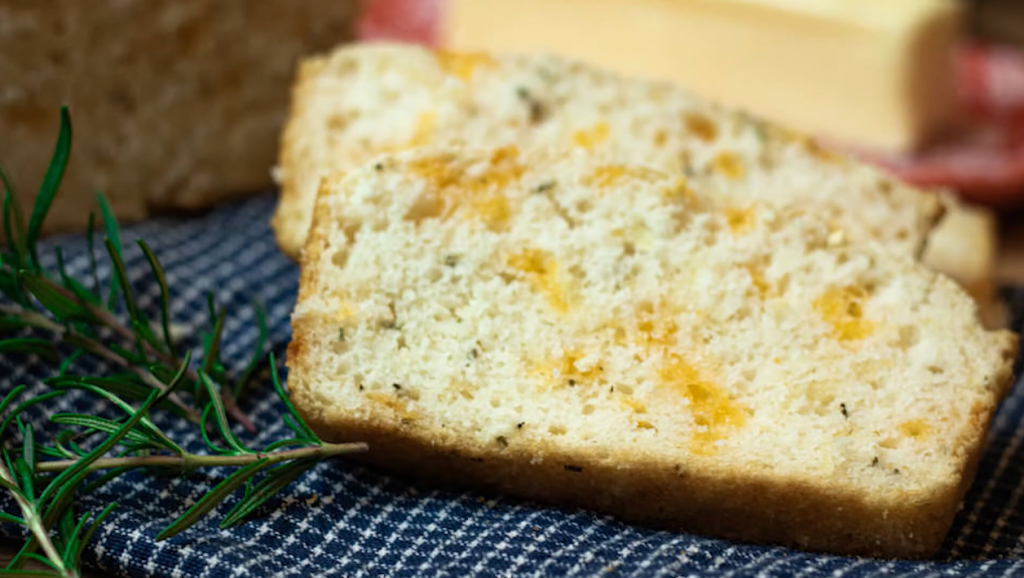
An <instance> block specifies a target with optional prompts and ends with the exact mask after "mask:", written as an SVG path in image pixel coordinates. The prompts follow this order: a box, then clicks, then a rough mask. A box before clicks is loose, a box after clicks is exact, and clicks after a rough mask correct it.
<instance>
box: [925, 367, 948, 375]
mask: <svg viewBox="0 0 1024 578" xmlns="http://www.w3.org/2000/svg"><path fill="white" fill-rule="evenodd" d="M928 372H929V373H931V374H932V375H942V374H943V373H946V368H944V367H942V366H939V365H929V366H928Z"/></svg>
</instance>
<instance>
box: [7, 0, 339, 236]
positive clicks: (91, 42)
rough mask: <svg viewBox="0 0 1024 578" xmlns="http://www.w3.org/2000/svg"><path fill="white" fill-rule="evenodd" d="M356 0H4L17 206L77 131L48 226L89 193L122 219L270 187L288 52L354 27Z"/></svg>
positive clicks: (293, 54) (72, 212)
mask: <svg viewBox="0 0 1024 578" xmlns="http://www.w3.org/2000/svg"><path fill="white" fill-rule="evenodd" d="M356 9H357V5H356V2H355V1H354V0H260V1H259V2H250V1H249V0H217V1H215V2H211V1H209V0H90V1H89V2H83V1H82V0H47V1H46V2H32V1H23V2H0V79H2V80H0V162H2V163H3V164H4V167H5V168H6V169H7V171H8V172H9V173H10V174H11V176H12V177H13V179H14V182H15V186H16V193H17V196H18V197H19V198H20V201H21V203H22V205H24V206H31V203H32V200H33V195H34V194H35V192H36V190H37V187H38V183H39V182H40V180H41V178H42V175H43V171H44V170H45V169H46V165H47V162H48V161H49V159H50V155H52V154H53V146H54V141H55V140H56V136H57V129H58V125H59V110H60V106H61V105H62V104H67V105H69V106H70V110H71V115H72V119H73V121H74V125H75V143H74V148H73V151H72V156H71V165H70V166H69V168H68V172H67V175H66V176H65V179H64V186H63V189H62V192H61V194H60V195H58V198H57V200H56V202H55V204H54V207H53V210H51V211H50V215H49V218H48V219H47V226H48V227H49V228H50V229H71V228H76V227H82V228H84V226H85V223H86V219H87V216H88V214H89V211H90V210H92V209H93V199H94V196H93V193H94V191H97V190H102V191H104V192H105V193H106V194H107V196H108V197H109V198H110V199H111V201H112V202H113V205H114V209H115V211H116V212H117V213H118V216H119V217H120V218H122V219H128V220H136V219H141V218H144V217H145V216H147V214H149V213H150V212H151V211H152V210H155V209H160V208H166V209H192V208H198V207H203V206H207V205H210V204H212V203H214V202H216V201H219V200H222V199H224V198H226V197H227V196H229V195H233V194H238V193H243V192H249V191H260V190H266V189H268V188H269V187H270V186H271V184H272V183H271V179H270V168H271V166H272V165H273V163H274V158H275V154H276V150H277V135H278V132H279V131H280V127H281V123H282V122H283V120H284V116H285V112H286V109H287V101H288V84H289V81H290V80H291V78H292V75H293V71H294V68H295V62H296V60H297V59H298V58H299V57H301V56H303V55H305V54H308V53H310V52H316V51H318V50H322V49H325V48H327V47H329V46H332V45H334V44H336V43H338V42H341V41H343V40H345V39H347V38H349V37H350V36H351V35H352V31H353V29H354V23H355V20H356V18H355V17H356V13H357V10H356Z"/></svg>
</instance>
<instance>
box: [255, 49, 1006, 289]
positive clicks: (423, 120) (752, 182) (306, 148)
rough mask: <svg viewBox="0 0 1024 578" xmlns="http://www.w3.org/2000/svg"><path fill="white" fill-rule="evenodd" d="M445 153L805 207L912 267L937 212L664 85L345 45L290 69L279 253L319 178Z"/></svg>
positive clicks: (303, 221)
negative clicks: (624, 175)
mask: <svg viewBox="0 0 1024 578" xmlns="http://www.w3.org/2000/svg"><path fill="white" fill-rule="evenodd" d="M446 142H447V143H452V142H464V143H468V144H470V145H482V146H501V145H504V144H510V143H514V144H517V145H518V146H519V147H520V148H522V149H527V148H536V147H541V148H544V147H547V148H553V149H562V148H566V147H581V148H585V149H589V150H594V151H599V152H603V153H606V154H611V155H614V156H616V157H617V158H619V160H620V161H622V162H627V163H642V164H646V165H649V166H651V167H653V168H656V169H659V170H665V171H667V172H672V173H683V174H686V175H687V178H688V179H689V180H690V181H691V182H692V183H693V184H694V186H695V187H698V188H709V189H713V190H714V191H716V192H717V193H718V194H722V195H724V196H725V197H726V198H728V199H730V200H732V201H734V202H736V203H738V204H740V205H743V204H750V203H754V202H769V203H772V204H775V205H777V206H787V205H794V204H795V205H801V206H803V205H813V206H815V207H816V210H818V211H820V212H822V213H823V214H824V215H825V216H826V218H827V219H828V220H829V222H830V224H831V225H832V226H833V227H834V228H836V229H837V230H843V231H844V233H845V234H847V235H849V236H851V237H852V238H855V239H864V238H871V239H877V240H880V241H883V242H885V243H887V244H890V245H892V246H893V247H894V248H896V249H897V250H901V251H904V252H906V253H907V254H911V255H917V256H919V255H920V253H921V251H922V250H923V248H924V245H925V244H926V242H927V240H928V236H929V233H930V231H931V229H932V227H933V225H934V224H935V223H936V221H937V219H938V218H939V217H940V213H941V212H942V210H943V207H942V204H941V203H940V202H939V201H938V200H937V197H936V195H933V194H924V193H922V192H921V191H919V190H917V189H914V188H911V187H909V186H906V185H902V184H900V183H899V182H897V181H895V180H893V179H891V178H889V177H887V176H885V175H883V174H882V173H880V172H879V171H877V170H875V169H873V168H870V167H868V166H866V165H864V164H861V163H858V162H856V161H853V160H850V159H848V158H845V157H843V156H840V155H836V154H833V153H830V152H826V151H825V150H823V149H821V148H819V147H818V146H816V145H815V144H814V143H813V142H812V141H811V140H809V139H807V138H804V137H802V136H800V135H797V134H794V133H791V132H789V131H785V130H782V129H780V128H778V127H775V126H773V125H770V124H768V123H764V122H760V121H757V120H754V119H752V118H750V117H748V116H745V115H743V114H739V113H736V112H732V111H729V110H725V109H722V108H719V107H716V106H712V105H710V104H708V103H706V102H704V101H701V100H699V99H696V98H694V97H692V96H691V95H690V94H689V93H688V92H686V91H685V90H683V89H681V88H677V87H675V86H672V85H668V84H661V83H656V82H648V81H643V80H637V79H627V78H623V77H620V76H617V75H615V74H612V73H610V72H606V71H604V70H602V69H599V68H595V67H591V66H588V65H585V64H582V63H579V62H575V61H572V60H568V59H564V58H559V57H554V56H549V55H503V56H497V55H495V56H489V55H485V54H462V53H451V52H444V51H440V52H433V51H429V50H427V49H424V48H420V47H413V46H402V45H392V44H355V45H349V46H345V47H342V48H340V49H338V50H336V51H334V52H333V53H332V54H329V55H327V56H322V57H315V58H311V59H308V60H306V61H305V62H304V63H303V64H302V66H301V70H300V72H299V76H298V80H297V82H296V85H295V87H294V89H293V96H292V111H291V115H290V118H289V120H288V123H287V126H286V129H285V131H284V134H283V138H282V147H281V157H280V163H279V175H278V176H279V178H280V182H281V187H282V196H281V201H280V204H279V206H278V209H277V213H276V215H275V217H274V222H273V225H274V230H275V232H276V235H277V239H278V242H279V244H280V245H281V247H282V248H283V249H284V251H285V252H286V253H288V254H289V255H292V256H297V255H298V253H299V251H300V250H301V248H302V245H303V241H304V240H305V238H306V233H307V231H308V229H309V224H310V222H311V221H312V212H313V204H314V198H315V197H316V191H317V185H318V183H319V182H320V178H321V177H322V176H324V175H325V174H327V173H329V172H331V171H334V170H345V169H347V168H350V167H354V166H356V165H358V164H359V163H360V162H362V161H365V160H367V159H368V158H370V157H372V156H374V155H376V154H379V153H381V152H387V151H394V150H400V149H405V148H410V147H414V146H422V145H428V144H443V143H446ZM705 184H708V185H709V187H704V185H705ZM954 233H955V231H954ZM987 234H988V235H989V237H988V241H987V242H989V243H991V242H992V241H991V239H992V233H991V232H988V233H987ZM973 242H974V239H973V238H966V239H965V238H964V237H963V236H962V235H959V234H954V235H952V236H951V237H950V238H949V239H948V240H945V241H942V242H941V245H942V246H943V247H946V248H947V249H944V251H945V250H949V248H952V250H953V252H954V253H956V252H958V251H959V250H958V249H956V247H963V246H968V245H970V244H972V243H973ZM930 257H934V258H935V259H934V263H935V265H936V266H937V268H938V270H940V271H942V272H944V273H947V274H950V275H951V276H953V277H954V278H956V279H958V280H960V281H961V282H963V283H964V284H965V286H968V287H984V286H989V285H991V284H992V283H991V279H992V275H993V271H994V267H993V257H988V260H987V261H985V262H984V263H980V261H979V259H980V258H981V256H978V257H977V258H975V259H973V260H971V261H966V262H965V261H964V260H961V259H957V258H946V257H945V256H944V254H943V253H942V252H939V251H936V252H932V253H931V254H930ZM979 263H980V265H981V266H978V264H979ZM979 297H981V296H980V295H979Z"/></svg>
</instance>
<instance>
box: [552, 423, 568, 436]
mask: <svg viewBox="0 0 1024 578" xmlns="http://www.w3.org/2000/svg"><path fill="white" fill-rule="evenodd" d="M567 432H568V430H566V429H565V426H562V425H552V426H548V433H549V434H551V435H553V436H564V435H565V434H566V433H567Z"/></svg>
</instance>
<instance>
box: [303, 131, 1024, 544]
mask: <svg viewBox="0 0 1024 578" xmlns="http://www.w3.org/2000/svg"><path fill="white" fill-rule="evenodd" d="M793 154H795V153H793ZM699 180H700V181H701V182H702V183H703V186H705V187H712V186H714V185H715V183H716V182H717V183H719V184H720V185H721V186H723V187H725V188H727V187H728V184H727V181H722V180H720V181H715V180H712V179H699ZM319 191H320V192H319V197H318V200H317V203H316V209H315V212H314V218H313V221H314V222H313V226H312V229H311V232H310V235H309V238H308V241H307V244H306V247H305V250H304V252H303V256H302V261H301V265H302V276H301V284H300V291H299V299H298V303H297V305H296V307H295V311H294V314H293V317H292V327H293V340H292V342H291V344H290V346H289V349H288V368H289V380H288V384H289V388H290V390H291V396H292V399H293V400H294V403H295V405H296V407H297V408H298V409H299V410H300V412H301V413H302V414H303V416H304V417H305V418H306V419H307V420H309V423H310V424H311V425H312V427H313V428H314V429H315V430H316V431H317V433H318V434H320V435H321V436H324V437H325V438H326V439H330V440H352V439H360V440H365V441H367V442H369V444H370V448H371V450H370V452H369V453H368V454H367V456H366V459H368V460H370V461H371V462H372V463H374V464H377V465H380V466H382V467H385V468H390V469H392V470H395V471H398V472H402V473H405V474H410V475H413V476H415V477H416V478H417V479H419V478H423V479H433V480H437V481H440V482H443V483H454V484H459V485H466V484H473V485H477V486H481V487H485V488H489V489H492V490H496V491H501V492H507V493H512V494H516V495H520V496H525V497H528V498H534V499H538V500H542V501H546V502H551V503H555V504H566V505H578V506H583V507H586V508H592V509H594V510H598V511H601V512H607V513H611V514H614V515H616V516H618V517H620V518H622V519H624V520H630V521H635V522H641V523H644V524H651V525H654V526H657V527H665V528H672V529H683V530H687V531H695V532H701V533H706V534H710V535H715V536H724V537H729V538H735V539H740V540H750V541H757V542H772V543H780V544H787V545H793V546H799V547H802V548H809V549H813V550H826V551H832V552H838V553H847V554H870V555H879V556H894V557H906V556H925V555H929V554H931V553H933V552H934V551H935V550H936V549H937V548H938V547H939V545H940V544H941V542H942V539H943V536H944V535H945V533H946V531H947V530H948V528H949V525H950V523H951V520H952V518H953V515H954V513H955V512H956V510H957V507H958V504H959V502H960V499H961V497H962V495H963V493H964V491H965V490H966V488H967V487H968V486H969V484H970V482H971V479H972V476H973V471H974V466H975V464H976V462H977V459H978V457H979V454H980V451H981V449H982V446H983V442H984V439H985V432H986V429H987V425H988V423H989V420H990V418H991V416H992V414H993V412H994V410H995V408H996V405H997V403H998V402H999V400H1000V399H1001V397H1002V396H1003V395H1004V394H1005V393H1006V391H1007V389H1008V387H1009V385H1010V383H1011V360H1012V358H1013V356H1014V354H1015V351H1016V336H1014V335H1013V334H1011V333H1009V332H1005V331H1000V332H988V331H986V330H984V329H983V328H982V326H981V325H980V324H979V321H978V318H977V312H976V307H975V304H974V302H973V301H972V300H971V299H970V298H969V297H968V296H967V295H966V294H965V293H964V292H963V290H962V289H961V288H960V287H959V286H958V285H957V284H955V283H953V282H952V281H950V280H949V279H948V278H946V277H944V276H942V275H939V274H936V273H934V272H933V271H931V270H929V269H927V268H926V267H924V266H922V265H920V264H919V263H917V262H916V261H915V260H914V259H913V258H912V257H911V256H910V255H909V254H908V253H905V254H899V253H896V252H894V251H891V250H890V248H888V247H886V246H884V245H882V244H880V243H878V242H877V241H867V242H854V241H852V240H851V237H850V236H848V235H845V234H843V233H842V232H841V231H838V230H836V229H835V228H834V225H833V224H832V223H831V222H829V221H828V220H824V219H821V218H820V216H819V215H818V214H817V213H816V212H815V211H811V210H808V209H807V208H806V207H802V206H790V207H784V208H780V207H779V206H777V205H775V204H773V203H770V202H765V201H764V200H763V199H751V198H738V197H730V196H729V195H727V194H719V193H718V192H717V191H716V192H708V191H707V190H706V189H700V188H695V187H693V186H692V183H691V182H688V181H687V180H686V179H685V178H684V177H682V176H680V175H678V174H676V175H668V174H663V173H660V172H658V171H654V170H652V169H650V168H647V167H644V166H640V165H630V164H621V163H619V162H618V161H617V159H615V158H614V157H607V156H603V155H600V154H593V153H586V152H583V151H579V150H577V151H572V152H566V153H564V154H562V155H555V154H538V153H536V152H529V151H522V152H520V151H518V150H517V149H515V148H514V147H506V148H499V149H493V150H483V151H478V150H462V149H458V148H437V149H434V148H428V149H419V150H414V151H406V152H400V153H395V154H390V155H385V156H381V157H378V158H376V159H375V160H371V161H370V162H369V163H368V164H363V165H360V166H354V167H350V168H349V169H348V170H347V173H346V174H339V175H335V176H331V177H329V178H326V179H324V180H323V182H322V184H321V186H320V189H319Z"/></svg>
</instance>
